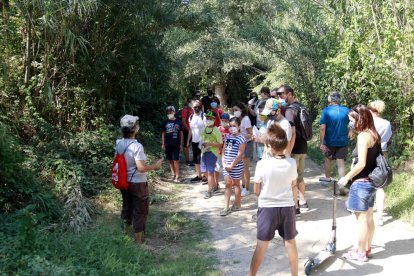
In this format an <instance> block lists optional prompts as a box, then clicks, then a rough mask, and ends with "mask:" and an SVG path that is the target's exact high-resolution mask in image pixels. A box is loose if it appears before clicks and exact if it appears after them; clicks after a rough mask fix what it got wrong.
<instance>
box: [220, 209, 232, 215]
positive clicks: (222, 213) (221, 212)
mask: <svg viewBox="0 0 414 276" xmlns="http://www.w3.org/2000/svg"><path fill="white" fill-rule="evenodd" d="M230 213H231V209H230V208H224V209H223V210H221V211H220V216H222V217H225V216H227V215H228V214H230Z"/></svg>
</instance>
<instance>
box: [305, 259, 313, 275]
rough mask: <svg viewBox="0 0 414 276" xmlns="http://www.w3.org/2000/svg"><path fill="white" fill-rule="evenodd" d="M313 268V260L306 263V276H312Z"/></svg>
mask: <svg viewBox="0 0 414 276" xmlns="http://www.w3.org/2000/svg"><path fill="white" fill-rule="evenodd" d="M312 266H313V264H312V261H311V260H308V261H307V262H306V263H305V274H306V275H310V274H311V271H312Z"/></svg>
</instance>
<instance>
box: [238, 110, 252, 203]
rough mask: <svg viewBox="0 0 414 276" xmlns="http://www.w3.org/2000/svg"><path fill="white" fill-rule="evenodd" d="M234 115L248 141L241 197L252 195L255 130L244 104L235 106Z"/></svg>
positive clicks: (244, 157) (245, 151)
mask: <svg viewBox="0 0 414 276" xmlns="http://www.w3.org/2000/svg"><path fill="white" fill-rule="evenodd" d="M233 114H234V116H235V117H237V118H239V119H240V120H241V123H240V133H241V134H242V135H243V136H244V138H245V139H246V149H245V150H244V154H243V163H244V171H243V189H242V191H241V196H247V195H249V194H250V190H249V188H250V170H249V167H250V158H251V157H252V156H253V141H252V138H253V129H252V123H251V122H250V119H249V116H248V115H247V107H246V105H244V104H243V103H237V104H235V105H234V106H233Z"/></svg>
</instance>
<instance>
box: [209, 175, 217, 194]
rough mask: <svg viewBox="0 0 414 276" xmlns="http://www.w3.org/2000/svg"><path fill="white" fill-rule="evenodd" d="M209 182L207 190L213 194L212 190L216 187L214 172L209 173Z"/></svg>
mask: <svg viewBox="0 0 414 276" xmlns="http://www.w3.org/2000/svg"><path fill="white" fill-rule="evenodd" d="M207 180H208V188H207V191H208V192H211V190H213V187H214V186H215V185H216V184H215V183H214V172H212V173H210V172H209V173H207Z"/></svg>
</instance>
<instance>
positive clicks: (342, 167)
mask: <svg viewBox="0 0 414 276" xmlns="http://www.w3.org/2000/svg"><path fill="white" fill-rule="evenodd" d="M336 166H337V167H338V175H339V178H341V177H344V176H345V160H344V159H336Z"/></svg>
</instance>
